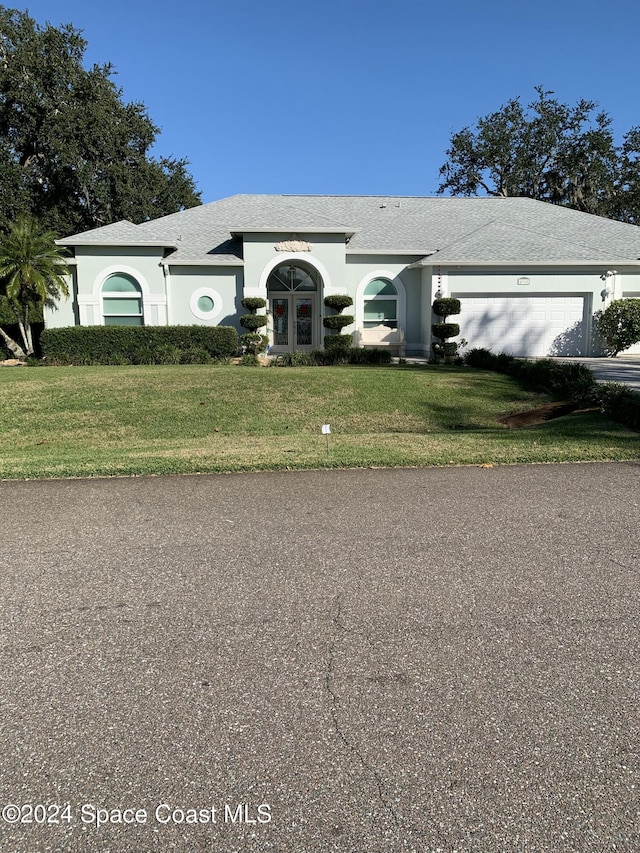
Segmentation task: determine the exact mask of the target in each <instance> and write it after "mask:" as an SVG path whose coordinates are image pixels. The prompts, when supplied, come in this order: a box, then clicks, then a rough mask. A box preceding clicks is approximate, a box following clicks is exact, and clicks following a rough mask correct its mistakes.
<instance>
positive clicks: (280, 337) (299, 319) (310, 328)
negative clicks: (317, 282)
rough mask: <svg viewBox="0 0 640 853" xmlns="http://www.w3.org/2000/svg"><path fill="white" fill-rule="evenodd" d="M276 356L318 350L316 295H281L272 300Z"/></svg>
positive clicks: (273, 345)
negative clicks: (316, 338)
mask: <svg viewBox="0 0 640 853" xmlns="http://www.w3.org/2000/svg"><path fill="white" fill-rule="evenodd" d="M269 307H270V309H271V316H272V318H273V344H272V346H271V350H272V351H273V352H296V351H297V352H300V351H310V350H312V349H314V347H315V346H316V342H315V320H316V316H315V315H316V310H315V309H316V295H315V293H306V294H304V295H302V294H298V293H280V294H278V296H272V297H271V300H270V306H269Z"/></svg>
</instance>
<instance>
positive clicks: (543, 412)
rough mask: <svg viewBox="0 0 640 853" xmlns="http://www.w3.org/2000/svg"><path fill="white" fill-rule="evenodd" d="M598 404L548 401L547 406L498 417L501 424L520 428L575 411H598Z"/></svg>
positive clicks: (511, 427)
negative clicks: (588, 405)
mask: <svg viewBox="0 0 640 853" xmlns="http://www.w3.org/2000/svg"><path fill="white" fill-rule="evenodd" d="M598 411H600V409H599V408H598V406H590V407H588V408H587V407H586V406H585V405H584V404H583V403H580V402H575V401H574V402H567V401H564V402H559V403H548V404H547V405H546V406H540V408H538V409H531V410H530V411H529V412H518V413H517V414H515V415H503V416H502V417H500V418H498V423H499V424H504V425H505V426H507V427H509V428H510V429H518V428H519V427H529V426H536V425H537V424H543V423H545V422H546V421H552V420H554V419H555V418H561V417H563V416H564V415H571V414H573V413H574V412H598Z"/></svg>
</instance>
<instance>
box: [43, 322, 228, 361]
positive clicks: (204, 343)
mask: <svg viewBox="0 0 640 853" xmlns="http://www.w3.org/2000/svg"><path fill="white" fill-rule="evenodd" d="M40 340H41V344H42V349H43V354H44V356H45V357H46V359H47V362H48V363H50V364H153V363H157V362H158V360H159V359H166V358H168V357H173V355H174V354H173V353H172V354H171V355H170V354H169V350H168V349H167V348H168V347H171V348H175V349H177V350H179V351H180V353H181V356H180V360H182V354H183V353H185V352H187V351H191V350H198V349H200V350H204V351H205V352H206V353H207V354H208V356H209V357H210V358H212V359H220V358H226V357H229V356H233V355H235V354H236V353H237V351H238V333H237V331H236V330H235V329H234V328H233V327H231V326H69V327H67V328H61V329H45V330H44V331H43V333H42V335H41V338H40Z"/></svg>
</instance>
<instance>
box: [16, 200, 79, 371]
mask: <svg viewBox="0 0 640 853" xmlns="http://www.w3.org/2000/svg"><path fill="white" fill-rule="evenodd" d="M67 275H69V268H68V267H67V264H66V261H65V258H64V257H63V254H62V251H61V250H60V249H59V248H58V247H57V246H56V244H55V238H54V234H53V232H52V231H47V232H43V231H41V230H40V228H39V226H38V225H37V223H36V222H35V220H33V219H31V218H29V217H25V216H21V217H19V218H18V219H17V221H16V222H15V223H14V224H13V225H12V226H11V227H10V229H9V232H8V233H7V234H5V235H3V236H0V286H1V288H2V291H3V293H4V296H5V297H6V305H7V306H8V308H9V310H10V312H11V313H12V314H13V316H14V317H15V321H16V323H17V324H18V326H19V328H20V335H21V337H22V344H23V345H22V346H20V344H19V343H18V342H17V341H15V340H14V339H13V338H11V336H10V335H9V334H8V333H7V332H6V331H5V330H4V329H2V328H0V337H2V339H3V340H4V342H5V344H6V345H7V347H8V349H9V350H10V351H11V352H12V353H13V355H14V356H15V357H16V358H26V357H27V356H29V355H32V354H33V339H32V335H31V317H32V313H33V310H34V309H36V308H38V307H40V306H42V305H53V304H55V300H56V299H59V297H60V296H68V295H69V288H68V286H67V282H66V281H65V278H64V277H65V276H67Z"/></svg>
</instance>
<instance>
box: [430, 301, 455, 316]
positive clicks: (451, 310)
mask: <svg viewBox="0 0 640 853" xmlns="http://www.w3.org/2000/svg"><path fill="white" fill-rule="evenodd" d="M433 313H434V314H435V315H436V317H449V316H450V315H451V314H459V313H460V300H459V299H454V298H453V297H441V298H440V299H434V300H433Z"/></svg>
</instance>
